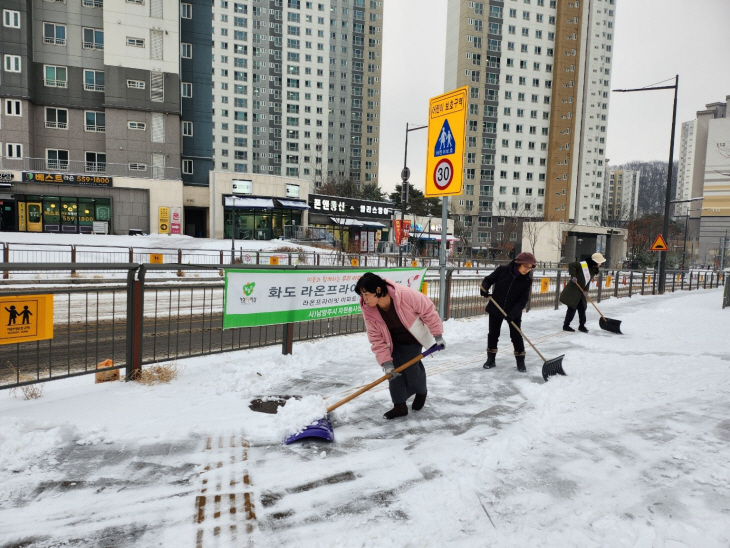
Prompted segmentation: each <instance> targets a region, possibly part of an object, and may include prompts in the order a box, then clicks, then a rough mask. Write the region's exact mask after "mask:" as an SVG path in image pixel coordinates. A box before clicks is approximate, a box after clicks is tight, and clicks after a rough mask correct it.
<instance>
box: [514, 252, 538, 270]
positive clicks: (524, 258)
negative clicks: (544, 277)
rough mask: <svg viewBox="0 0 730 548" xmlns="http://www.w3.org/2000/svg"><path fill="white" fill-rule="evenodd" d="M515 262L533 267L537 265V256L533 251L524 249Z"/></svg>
mask: <svg viewBox="0 0 730 548" xmlns="http://www.w3.org/2000/svg"><path fill="white" fill-rule="evenodd" d="M515 263H517V264H529V265H531V266H532V267H533V268H534V267H535V266H536V265H537V259H535V256H534V255H533V254H532V253H527V252H526V251H523V252H522V253H520V254H519V255H517V257H516V258H515Z"/></svg>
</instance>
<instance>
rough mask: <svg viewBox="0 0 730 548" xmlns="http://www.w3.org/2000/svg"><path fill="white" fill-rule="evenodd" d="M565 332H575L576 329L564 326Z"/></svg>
mask: <svg viewBox="0 0 730 548" xmlns="http://www.w3.org/2000/svg"><path fill="white" fill-rule="evenodd" d="M563 331H575V329H573V328H572V327H570V326H569V325H566V324H563Z"/></svg>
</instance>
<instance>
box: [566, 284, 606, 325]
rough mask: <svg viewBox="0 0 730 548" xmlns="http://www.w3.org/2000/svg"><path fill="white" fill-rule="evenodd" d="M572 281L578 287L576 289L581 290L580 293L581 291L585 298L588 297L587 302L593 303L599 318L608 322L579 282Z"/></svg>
mask: <svg viewBox="0 0 730 548" xmlns="http://www.w3.org/2000/svg"><path fill="white" fill-rule="evenodd" d="M573 283H574V284H575V285H576V286H577V287H578V289H580V292H581V293H583V295H585V298H586V299H588V302H589V303H591V304H592V305H593V308H595V309H596V312H598V315H599V316H600V317H601V318H603V321H604V322H606V323H608V320H607V319H606V317H605V316H604V315H603V314H601V311H600V310H598V307H597V306H596V305H595V304H593V301H592V300H591V298H590V297H589V296H588V293H587V292H585V291H583V288H582V287H581V286H580V284H579V283H578V282H573Z"/></svg>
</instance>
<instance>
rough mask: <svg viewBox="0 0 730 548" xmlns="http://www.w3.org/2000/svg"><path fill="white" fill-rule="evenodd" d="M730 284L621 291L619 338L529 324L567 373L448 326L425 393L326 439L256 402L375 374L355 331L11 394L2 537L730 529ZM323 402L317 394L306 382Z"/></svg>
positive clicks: (11, 542) (536, 535) (132, 542)
mask: <svg viewBox="0 0 730 548" xmlns="http://www.w3.org/2000/svg"><path fill="white" fill-rule="evenodd" d="M721 292H722V288H720V289H713V290H705V291H692V292H691V293H689V292H678V293H674V294H667V295H665V296H661V297H659V296H655V297H652V296H645V297H642V296H634V297H632V298H631V299H628V298H624V299H610V300H608V301H605V302H602V303H601V304H600V305H599V306H600V308H601V311H602V312H603V313H604V314H605V315H606V316H608V317H610V318H616V319H620V320H622V321H623V324H622V330H623V331H624V333H625V334H624V335H615V334H611V333H608V332H606V331H601V330H600V329H599V328H598V325H597V315H596V314H595V311H594V310H593V309H589V311H588V314H589V320H590V321H589V328H590V333H588V334H582V333H578V332H576V333H565V332H563V331H561V330H560V327H561V324H562V315H563V313H564V308H561V310H559V311H554V310H533V311H532V312H530V313H529V314H527V316H526V318H525V320H524V324H523V327H524V330H525V333H526V334H527V336H528V337H530V339H531V340H532V341H533V343H535V344H536V345H537V346H538V348H539V350H540V351H541V352H542V353H543V355H545V357H547V358H551V357H556V356H558V355H560V354H563V353H564V354H565V355H566V356H565V359H564V362H563V365H564V368H565V370H566V372H567V373H568V376H566V377H551V378H550V381H549V382H548V383H544V382H543V380H542V377H541V375H540V366H541V363H542V362H541V360H540V359H539V357H538V356H537V355H536V354H535V353H534V352H533V351H532V350H531V349H529V348H528V359H527V366H528V373H527V374H526V375H525V374H520V373H518V372H517V371H516V369H515V365H514V358H513V356H512V355H511V348H510V344H509V337H508V335H507V333H506V328H504V331H503V334H502V338H501V340H500V350H501V352H500V354H499V355H498V357H497V363H498V366H497V368H496V369H493V370H489V371H487V370H484V369H482V366H481V364H482V362H483V361H484V359H485V353H484V349H485V346H486V330H487V322H486V317H480V318H475V319H471V320H450V321H448V322H447V323H446V325H445V328H446V332H445V339H446V342H447V345H448V346H447V348H446V350H445V351H443V352H440V353H437V354H436V355H435V356H434V357H433V358H428V359H427V361H426V369H427V371H428V373H429V378H428V382H429V396H428V400H427V402H426V407H425V408H424V409H423V410H421V411H419V412H413V411H411V412H410V414H409V415H408V416H407V417H404V418H402V419H397V420H394V421H386V420H384V419H383V418H382V414H383V412H385V411H387V410H388V409H389V408H390V399H389V395H388V392H387V387H386V386H385V384H382V385H379V386H378V387H376V388H374V389H373V390H371V391H369V392H367V393H365V394H363V395H362V396H360V397H359V398H356V399H354V400H352V401H351V402H349V403H347V404H345V405H343V406H342V407H341V408H340V409H338V410H337V411H335V412H334V413H333V420H334V424H335V441H334V443H327V442H323V441H316V440H309V441H302V442H299V443H296V444H293V445H289V446H286V445H284V444H282V436H283V431H284V429H285V426H286V425H285V424H283V422H285V421H282V420H281V418H282V417H283V416H284V414H283V413H282V415H281V416H279V417H277V415H274V414H266V413H261V412H256V411H254V410H252V409H250V407H249V405H250V403H251V402H252V400H256V399H267V398H272V397H276V396H287V395H298V396H324V397H325V398H327V401H328V403H329V404H331V403H333V402H335V401H337V400H338V399H341V398H342V397H344V396H345V395H346V394H348V393H349V392H351V391H352V390H353V389H354V388H356V387H359V386H361V385H364V384H366V383H368V382H371V381H373V380H375V379H376V378H378V377H379V376H380V375H381V371H380V368H379V367H378V366H377V365H376V363H375V361H374V359H373V357H372V354H371V352H370V349H369V345H368V343H367V339H366V337H365V335H364V334H357V335H350V336H345V337H335V338H330V339H326V340H319V341H313V342H307V343H295V345H294V354H293V355H290V356H282V355H281V350H280V348H279V347H271V348H260V349H255V350H248V351H240V352H229V353H225V354H219V355H214V356H206V357H203V358H195V359H189V360H185V361H181V362H179V365H180V366H182V368H183V369H182V372H181V374H180V376H179V377H178V378H177V379H176V380H174V381H173V382H171V383H169V384H163V385H156V386H143V385H140V384H137V383H123V382H112V383H105V384H93V382H94V381H93V378H92V377H80V378H74V379H68V380H64V381H55V382H52V383H47V384H46V385H44V389H45V393H44V396H43V397H42V398H41V399H37V400H29V401H27V400H24V399H23V398H22V395H20V394H16V395H15V397H13V396H12V395H10V394H9V393H8V392H0V415H1V416H2V417H3V421H2V423H1V424H0V547H10V546H24V547H28V548H41V547H44V548H45V547H51V546H54V547H55V546H72V547H81V546H84V547H86V546H94V547H98V546H114V547H131V546H134V547H138V546H142V547H148V546H164V547H178V546H196V547H198V546H200V547H228V546H231V547H234V546H235V547H238V546H262V547H279V546H282V547H288V546H298V547H299V546H301V547H331V546H338V547H360V546H368V547H369V546H376V547H398V548H405V547H414V548H421V547H427V546H428V547H441V546H460V547H461V546H464V547H472V546H473V547H483V546H499V547H502V546H530V547H540V546H545V547H547V546H550V547H552V546H560V547H563V546H575V547H591V546H596V547H598V546H601V547H603V546H636V547H665V546H666V547H684V546H687V547H699V546H701V547H715V546H717V547H727V546H728V545H730V468H728V465H727V462H728V459H729V458H730V449H728V445H729V443H730V340H729V339H728V326H729V325H730V311H728V310H727V309H726V310H722V309H721ZM311 399H312V400H316V398H311Z"/></svg>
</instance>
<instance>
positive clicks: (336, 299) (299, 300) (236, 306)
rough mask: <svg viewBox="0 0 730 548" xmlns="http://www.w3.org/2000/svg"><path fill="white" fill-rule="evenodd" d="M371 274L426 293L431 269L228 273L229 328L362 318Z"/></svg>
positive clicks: (225, 323)
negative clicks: (361, 285)
mask: <svg viewBox="0 0 730 548" xmlns="http://www.w3.org/2000/svg"><path fill="white" fill-rule="evenodd" d="M366 272H374V273H376V274H379V275H380V276H382V277H384V278H387V279H389V280H391V281H393V282H395V283H399V284H403V285H406V286H408V287H411V288H413V289H415V290H416V291H420V289H421V284H422V283H423V279H424V276H425V275H426V269H425V268H390V269H358V270H353V269H347V270H328V271H322V270H296V271H293V270H226V280H225V283H226V286H225V302H224V306H223V328H224V329H228V328H232V327H254V326H262V325H276V324H284V323H292V322H304V321H309V320H317V319H322V318H333V317H336V316H349V315H353V314H360V297H359V296H358V295H357V293H355V284H357V281H358V280H359V279H360V278H361V277H362V275H363V274H365V273H366Z"/></svg>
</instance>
